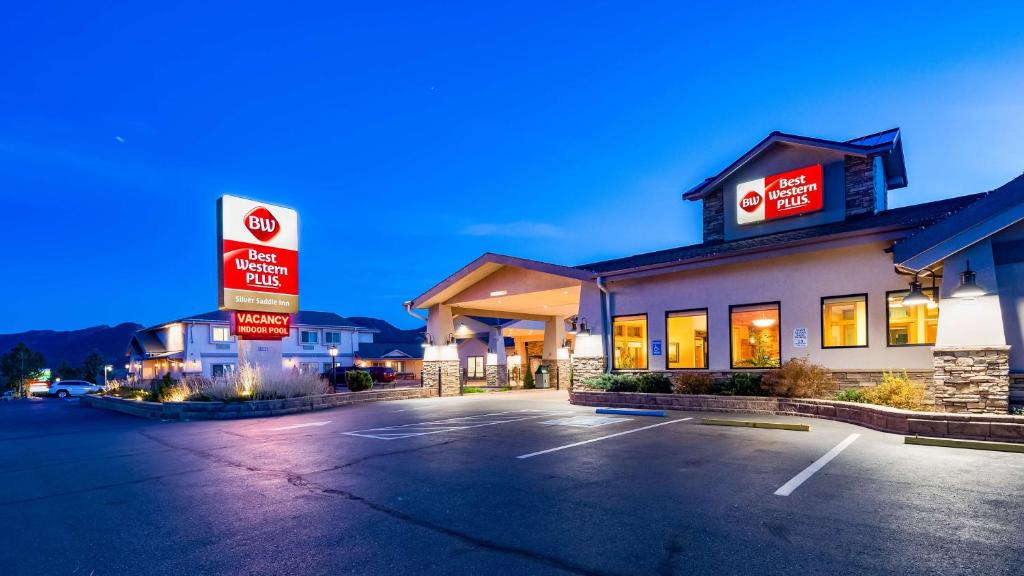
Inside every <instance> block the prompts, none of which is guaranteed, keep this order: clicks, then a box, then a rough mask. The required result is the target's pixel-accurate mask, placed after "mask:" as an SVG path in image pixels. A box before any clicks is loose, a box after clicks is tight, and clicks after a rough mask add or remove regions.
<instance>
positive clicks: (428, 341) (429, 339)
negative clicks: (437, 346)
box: [420, 332, 434, 348]
mask: <svg viewBox="0 0 1024 576" xmlns="http://www.w3.org/2000/svg"><path fill="white" fill-rule="evenodd" d="M423 336H424V338H423V343H422V344H420V346H423V347H424V348H429V347H430V346H433V345H434V337H433V336H431V335H430V332H424V333H423Z"/></svg>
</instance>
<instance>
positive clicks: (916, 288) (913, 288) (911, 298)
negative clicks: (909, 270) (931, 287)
mask: <svg viewBox="0 0 1024 576" xmlns="http://www.w3.org/2000/svg"><path fill="white" fill-rule="evenodd" d="M929 302H931V298H929V297H927V296H925V294H924V292H922V291H921V282H919V281H918V279H917V274H916V273H915V274H914V279H913V280H911V281H910V293H909V294H907V295H906V296H904V297H903V306H905V307H906V306H920V305H922V304H927V303H929Z"/></svg>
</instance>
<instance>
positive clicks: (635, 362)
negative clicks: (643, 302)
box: [612, 314, 647, 370]
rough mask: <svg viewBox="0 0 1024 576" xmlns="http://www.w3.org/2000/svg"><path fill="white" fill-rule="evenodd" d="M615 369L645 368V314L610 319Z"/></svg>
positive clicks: (613, 366)
mask: <svg viewBox="0 0 1024 576" xmlns="http://www.w3.org/2000/svg"><path fill="white" fill-rule="evenodd" d="M612 331H613V333H614V337H613V347H614V348H615V358H614V361H613V362H612V368H614V369H616V370H646V369H647V315H646V314H642V315H638V316H616V317H615V318H614V319H613V321H612Z"/></svg>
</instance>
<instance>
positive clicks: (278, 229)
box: [217, 196, 299, 340]
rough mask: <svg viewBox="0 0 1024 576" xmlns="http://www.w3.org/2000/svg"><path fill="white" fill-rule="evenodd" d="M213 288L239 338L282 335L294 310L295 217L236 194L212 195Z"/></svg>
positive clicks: (293, 213) (285, 210)
mask: <svg viewBox="0 0 1024 576" xmlns="http://www.w3.org/2000/svg"><path fill="white" fill-rule="evenodd" d="M217 232H218V234H217V251H218V259H217V262H218V266H217V270H218V279H219V282H218V294H219V300H220V308H221V309H222V310H234V311H235V317H234V319H233V321H232V323H231V327H232V333H234V334H235V335H237V336H238V337H239V338H240V339H243V340H277V339H280V338H283V337H285V336H287V335H288V331H289V328H290V324H291V317H290V314H292V313H294V312H298V310H299V217H298V213H297V212H296V211H295V210H292V209H291V208H285V207H283V206H276V205H274V204H267V203H266V202H256V201H254V200H248V199H246V198H239V197H237V196H223V197H221V198H220V200H218V201H217Z"/></svg>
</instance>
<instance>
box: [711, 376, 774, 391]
mask: <svg viewBox="0 0 1024 576" xmlns="http://www.w3.org/2000/svg"><path fill="white" fill-rule="evenodd" d="M715 392H716V393H717V394H721V395H723V396H762V395H763V394H764V393H763V392H762V391H761V375H760V374H748V373H746V372H733V373H732V375H731V376H730V377H729V379H728V380H726V381H724V382H719V383H718V384H717V385H716V386H715Z"/></svg>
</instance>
